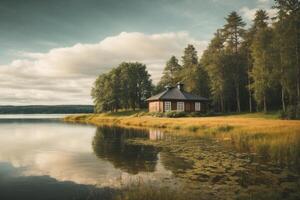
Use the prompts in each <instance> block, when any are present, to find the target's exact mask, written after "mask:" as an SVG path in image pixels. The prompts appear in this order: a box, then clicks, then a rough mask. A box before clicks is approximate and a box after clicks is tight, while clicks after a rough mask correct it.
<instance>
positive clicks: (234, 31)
mask: <svg viewBox="0 0 300 200" xmlns="http://www.w3.org/2000/svg"><path fill="white" fill-rule="evenodd" d="M245 25H246V24H245V23H244V22H243V20H242V18H241V16H239V15H238V14H237V12H231V13H230V14H229V15H228V16H227V17H226V24H225V25H224V29H223V34H224V37H225V39H226V50H227V54H228V58H230V63H231V64H230V65H231V68H232V73H231V75H232V79H233V84H234V87H235V96H236V108H237V111H238V112H240V111H241V103H240V90H241V79H242V76H243V75H242V73H243V72H244V71H243V67H244V66H243V65H242V63H241V62H240V61H241V59H240V58H241V54H240V51H239V47H240V44H241V41H242V39H243V35H244V33H245V30H244V27H245Z"/></svg>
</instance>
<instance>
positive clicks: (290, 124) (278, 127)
mask: <svg viewBox="0 0 300 200" xmlns="http://www.w3.org/2000/svg"><path fill="white" fill-rule="evenodd" d="M141 113H142V114H141ZM64 120H65V121H67V122H77V123H88V124H94V125H119V126H131V127H146V128H164V129H175V130H179V129H181V130H191V131H194V132H197V131H202V130H203V129H215V128H219V129H222V127H223V128H224V127H225V129H226V127H227V128H229V127H230V128H229V129H231V128H234V129H235V130H236V131H237V130H238V131H241V132H247V133H258V132H264V133H287V132H289V133H291V132H294V133H295V132H300V120H295V121H288V120H280V119H279V118H278V116H276V114H262V113H254V114H239V115H237V114H235V115H226V116H217V117H183V118H160V117H152V116H147V115H144V114H143V112H135V111H126V112H118V113H106V114H86V115H71V116H67V117H65V118H64Z"/></svg>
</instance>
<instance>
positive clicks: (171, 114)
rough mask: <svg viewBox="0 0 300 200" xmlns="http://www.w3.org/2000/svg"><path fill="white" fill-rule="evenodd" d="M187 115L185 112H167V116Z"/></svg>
mask: <svg viewBox="0 0 300 200" xmlns="http://www.w3.org/2000/svg"><path fill="white" fill-rule="evenodd" d="M185 116H187V114H186V113H185V112H176V111H171V112H166V113H165V117H170V118H178V117H185Z"/></svg>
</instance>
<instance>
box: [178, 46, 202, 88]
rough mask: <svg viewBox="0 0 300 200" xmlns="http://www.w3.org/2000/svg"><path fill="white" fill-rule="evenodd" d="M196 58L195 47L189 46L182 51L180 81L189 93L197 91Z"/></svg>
mask: <svg viewBox="0 0 300 200" xmlns="http://www.w3.org/2000/svg"><path fill="white" fill-rule="evenodd" d="M198 67H199V65H198V56H197V51H196V49H195V47H194V46H193V45H191V44H189V45H188V46H187V47H186V48H185V49H184V54H183V56H182V71H181V75H180V78H181V81H182V82H184V83H185V89H186V90H187V91H189V92H195V91H196V90H197V71H198Z"/></svg>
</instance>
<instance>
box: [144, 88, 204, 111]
mask: <svg viewBox="0 0 300 200" xmlns="http://www.w3.org/2000/svg"><path fill="white" fill-rule="evenodd" d="M147 102H148V107H149V112H170V111H177V112H205V111H206V110H207V106H208V103H209V100H208V99H207V98H205V97H200V96H198V95H194V94H191V93H188V92H186V91H184V85H183V84H182V83H177V86H176V87H170V86H168V87H166V90H165V91H163V92H162V93H159V94H157V95H154V96H152V97H150V98H148V99H147Z"/></svg>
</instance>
